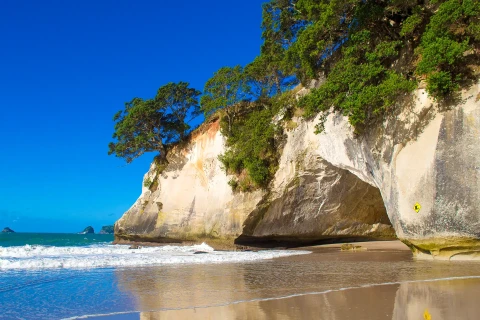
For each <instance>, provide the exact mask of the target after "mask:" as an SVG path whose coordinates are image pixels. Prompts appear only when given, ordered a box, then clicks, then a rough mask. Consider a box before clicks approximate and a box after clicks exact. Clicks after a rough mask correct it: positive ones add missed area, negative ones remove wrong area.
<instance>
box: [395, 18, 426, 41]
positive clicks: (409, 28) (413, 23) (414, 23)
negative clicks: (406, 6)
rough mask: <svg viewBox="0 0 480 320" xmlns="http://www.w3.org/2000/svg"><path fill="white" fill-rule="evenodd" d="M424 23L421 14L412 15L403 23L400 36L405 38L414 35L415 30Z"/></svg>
mask: <svg viewBox="0 0 480 320" xmlns="http://www.w3.org/2000/svg"><path fill="white" fill-rule="evenodd" d="M422 21H423V17H422V15H421V14H420V13H414V14H412V15H411V16H410V17H408V18H407V19H405V21H404V22H403V25H402V30H401V31H400V35H401V36H402V37H405V36H408V35H410V34H412V33H413V32H414V31H415V29H416V28H417V27H418V26H419V25H420V24H421V23H422Z"/></svg>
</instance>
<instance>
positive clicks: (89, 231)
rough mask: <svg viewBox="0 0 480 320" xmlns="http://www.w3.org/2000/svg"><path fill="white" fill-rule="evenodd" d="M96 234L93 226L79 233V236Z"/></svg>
mask: <svg viewBox="0 0 480 320" xmlns="http://www.w3.org/2000/svg"><path fill="white" fill-rule="evenodd" d="M93 233H95V230H93V228H92V227H91V226H88V227H86V228H85V229H84V230H83V231H82V232H79V233H78V234H93Z"/></svg>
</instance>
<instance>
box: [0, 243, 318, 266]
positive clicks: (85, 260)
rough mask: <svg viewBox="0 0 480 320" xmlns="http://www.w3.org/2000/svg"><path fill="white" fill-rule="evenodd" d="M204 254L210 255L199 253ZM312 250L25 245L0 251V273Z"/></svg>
mask: <svg viewBox="0 0 480 320" xmlns="http://www.w3.org/2000/svg"><path fill="white" fill-rule="evenodd" d="M198 251H202V252H205V253H206V254H195V252H198ZM306 253H309V252H308V251H293V250H290V251H287V250H285V251H284V250H282V251H278V250H267V251H258V252H232V251H214V250H213V248H212V247H210V246H208V245H207V244H205V243H203V244H201V245H194V246H161V247H143V248H140V249H129V247H128V246H114V245H92V246H88V247H47V246H30V245H26V246H22V247H6V248H0V270H10V269H54V268H67V269H74V268H108V267H133V266H153V265H167V264H193V263H227V262H247V261H255V260H264V259H272V258H277V257H283V256H290V255H297V254H306Z"/></svg>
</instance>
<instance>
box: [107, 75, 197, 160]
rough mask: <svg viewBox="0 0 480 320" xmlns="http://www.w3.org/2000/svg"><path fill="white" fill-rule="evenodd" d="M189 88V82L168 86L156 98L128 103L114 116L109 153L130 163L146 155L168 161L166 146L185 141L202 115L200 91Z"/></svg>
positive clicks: (135, 99) (134, 100) (160, 90)
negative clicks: (189, 131) (193, 124)
mask: <svg viewBox="0 0 480 320" xmlns="http://www.w3.org/2000/svg"><path fill="white" fill-rule="evenodd" d="M188 86H189V84H188V83H186V82H179V83H168V84H167V85H165V86H163V87H161V88H160V89H159V90H158V92H157V95H156V97H155V99H147V100H144V99H141V98H134V99H133V100H132V101H130V102H127V103H125V109H124V110H120V111H119V112H117V113H116V114H115V116H114V117H113V121H115V127H114V128H115V132H114V134H113V139H115V141H114V142H110V144H109V151H108V154H109V155H112V154H114V155H115V156H117V157H120V158H124V159H125V160H126V161H127V163H130V162H132V161H133V160H134V159H136V158H138V157H140V156H141V155H143V154H144V153H146V152H158V153H159V159H160V160H161V162H165V161H166V155H167V148H166V147H167V146H168V145H169V144H171V143H174V142H177V141H179V140H181V139H184V138H185V136H186V134H187V132H188V130H189V129H190V125H189V124H188V122H189V121H190V120H191V119H192V117H195V116H197V115H198V114H199V112H200V107H199V103H198V96H199V95H200V91H198V90H195V89H192V88H189V87H188Z"/></svg>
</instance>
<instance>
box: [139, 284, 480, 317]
mask: <svg viewBox="0 0 480 320" xmlns="http://www.w3.org/2000/svg"><path fill="white" fill-rule="evenodd" d="M479 294H480V280H478V279H467V280H451V281H438V282H418V283H404V284H401V285H383V286H375V287H366V288H358V289H349V290H344V291H336V292H330V293H325V294H317V295H308V296H299V297H293V298H286V299H279V300H270V301H254V302H245V303H239V304H233V305H228V306H223V307H209V308H196V309H184V310H169V311H157V312H143V313H141V314H140V319H142V320H159V319H162V320H163V319H165V320H168V319H179V320H183V319H185V320H186V319H285V320H286V319H326V320H348V319H352V320H353V319H356V320H377V319H392V320H417V319H424V315H425V314H428V315H430V316H431V319H432V320H437V319H462V320H470V319H471V320H474V319H478V315H479V314H480V305H479V304H478V302H477V299H478V295H479Z"/></svg>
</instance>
